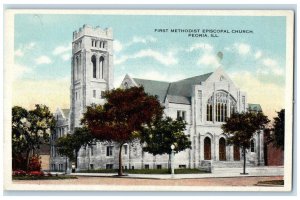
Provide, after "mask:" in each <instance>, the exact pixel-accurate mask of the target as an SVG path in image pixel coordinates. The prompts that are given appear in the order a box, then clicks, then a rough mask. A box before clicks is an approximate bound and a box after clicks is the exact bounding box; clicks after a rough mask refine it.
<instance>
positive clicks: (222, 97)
mask: <svg viewBox="0 0 300 200" xmlns="http://www.w3.org/2000/svg"><path fill="white" fill-rule="evenodd" d="M227 97H228V93H226V92H224V91H219V92H218V93H216V108H215V109H216V111H215V112H216V121H217V122H224V121H225V119H226V117H227V103H228V98H227Z"/></svg>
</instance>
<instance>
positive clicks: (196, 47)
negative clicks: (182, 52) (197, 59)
mask: <svg viewBox="0 0 300 200" xmlns="http://www.w3.org/2000/svg"><path fill="white" fill-rule="evenodd" d="M213 49H214V47H213V46H212V45H210V44H208V43H196V44H193V45H192V46H191V47H190V48H189V49H187V51H188V52H193V51H196V50H204V51H206V52H211V51H212V50H213Z"/></svg>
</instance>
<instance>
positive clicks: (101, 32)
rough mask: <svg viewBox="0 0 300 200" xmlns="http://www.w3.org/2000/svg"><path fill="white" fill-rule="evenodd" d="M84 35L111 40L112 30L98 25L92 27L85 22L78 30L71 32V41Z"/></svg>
mask: <svg viewBox="0 0 300 200" xmlns="http://www.w3.org/2000/svg"><path fill="white" fill-rule="evenodd" d="M84 35H87V36H92V37H100V38H103V39H111V40H112V38H113V31H112V29H111V28H105V29H101V28H100V27H99V26H96V27H92V26H90V25H86V24H85V25H83V27H81V28H79V30H78V31H74V32H73V41H75V40H77V39H78V38H80V37H82V36H84Z"/></svg>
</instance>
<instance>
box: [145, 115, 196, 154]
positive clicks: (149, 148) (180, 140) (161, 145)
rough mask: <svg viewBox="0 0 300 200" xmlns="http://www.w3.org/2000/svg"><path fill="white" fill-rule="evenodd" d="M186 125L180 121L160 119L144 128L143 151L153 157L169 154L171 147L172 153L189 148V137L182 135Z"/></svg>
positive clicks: (167, 118)
mask: <svg viewBox="0 0 300 200" xmlns="http://www.w3.org/2000/svg"><path fill="white" fill-rule="evenodd" d="M185 126H186V123H185V122H184V121H182V120H172V118H170V117H166V118H161V119H159V120H157V121H155V122H154V123H153V124H152V125H151V126H149V127H145V128H144V130H143V134H142V140H141V142H145V143H146V146H145V147H143V150H144V151H146V152H149V153H151V154H153V155H157V154H159V155H161V154H165V153H166V154H169V155H170V154H171V151H172V150H171V145H172V144H173V145H174V146H175V148H174V151H175V153H178V152H180V151H183V150H185V149H187V148H191V142H190V140H189V135H185V134H184V132H183V131H184V130H186V128H185Z"/></svg>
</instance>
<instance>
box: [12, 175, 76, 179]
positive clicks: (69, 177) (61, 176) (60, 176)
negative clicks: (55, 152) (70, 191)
mask: <svg viewBox="0 0 300 200" xmlns="http://www.w3.org/2000/svg"><path fill="white" fill-rule="evenodd" d="M12 179H13V180H59V179H77V177H76V176H70V175H58V176H28V175H25V176H12Z"/></svg>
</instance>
